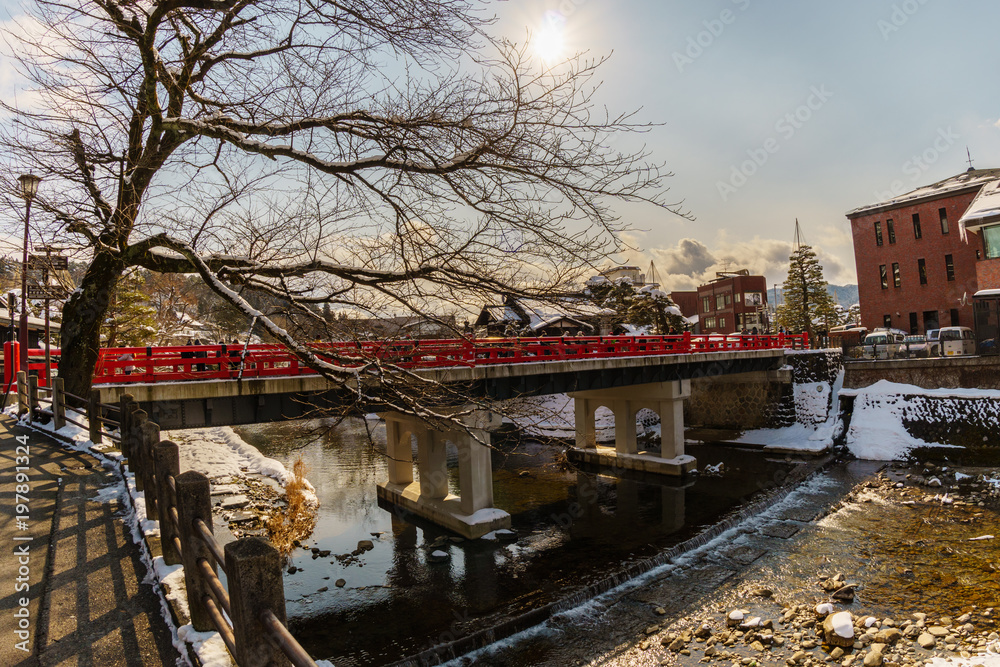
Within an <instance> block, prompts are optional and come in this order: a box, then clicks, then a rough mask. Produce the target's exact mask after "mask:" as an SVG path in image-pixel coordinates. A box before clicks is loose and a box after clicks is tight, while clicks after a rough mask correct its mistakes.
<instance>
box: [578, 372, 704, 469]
mask: <svg viewBox="0 0 1000 667" xmlns="http://www.w3.org/2000/svg"><path fill="white" fill-rule="evenodd" d="M690 396H691V381H690V380H674V381H670V382H654V383H650V384H642V385H631V386H627V387H617V388H614V389H599V390H593V391H579V392H574V393H571V394H570V397H572V398H573V399H574V401H575V405H574V407H575V409H576V415H575V421H576V447H575V448H572V449H570V451H569V452H568V454H569V456H570V458H572V459H574V460H578V461H582V462H586V463H595V464H597V465H603V466H611V467H621V468H627V469H633V470H642V471H644V472H653V473H659V474H667V475H683V474H685V473H687V472H688V471H690V470H693V469H694V468H695V467H696V466H697V462H696V461H695V460H694V458H693V457H691V456H687V455H686V454H685V453H684V401H685V399H687V398H690ZM600 406H607V407H609V408H611V411H612V412H613V413H614V415H615V447H614V449H613V450H611V449H610V448H607V447H598V446H597V443H596V428H595V424H594V411H595V410H596V409H597V408H598V407H600ZM644 408H645V409H649V410H652V411H653V412H656V413H657V414H658V415H659V416H660V427H661V435H662V439H661V443H660V451H659V452H655V453H654V452H649V451H640V450H639V442H638V439H637V437H636V415H637V414H638V412H639V410H642V409H644Z"/></svg>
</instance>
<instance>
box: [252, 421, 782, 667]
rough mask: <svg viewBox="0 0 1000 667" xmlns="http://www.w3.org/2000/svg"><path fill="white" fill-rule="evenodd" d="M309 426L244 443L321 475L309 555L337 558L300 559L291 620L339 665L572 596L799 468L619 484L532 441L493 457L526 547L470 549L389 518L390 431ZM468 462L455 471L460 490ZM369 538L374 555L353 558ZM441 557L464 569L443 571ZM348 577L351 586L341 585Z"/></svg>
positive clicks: (419, 645) (709, 457)
mask: <svg viewBox="0 0 1000 667" xmlns="http://www.w3.org/2000/svg"><path fill="white" fill-rule="evenodd" d="M309 426H310V427H311V428H309V429H303V427H302V426H301V425H294V424H271V425H257V426H253V427H248V428H240V429H238V432H239V433H240V434H241V436H243V438H244V439H245V440H247V441H248V442H250V443H251V444H253V445H254V446H255V447H257V448H258V449H260V450H261V451H262V452H263V453H264V454H265V455H267V456H270V457H273V458H276V459H279V460H281V461H282V462H283V463H285V464H286V465H290V463H291V462H292V461H294V459H295V458H296V457H298V456H301V457H302V458H303V459H304V460H305V462H306V464H307V465H308V466H309V467H310V470H311V472H310V473H309V475H308V477H309V479H310V481H311V482H312V483H313V485H314V486H315V487H316V492H317V495H318V496H319V498H320V502H321V507H320V511H319V516H318V518H317V527H316V531H315V533H314V537H313V538H312V539H311V540H310V544H309V546H310V547H317V548H318V549H322V550H330V551H331V552H332V555H331V556H330V557H327V558H314V556H313V552H312V551H310V550H306V549H303V550H299V551H297V552H296V553H295V554H293V563H294V564H295V565H296V566H297V567H299V568H302V571H301V572H298V573H296V574H294V575H290V576H286V578H285V586H286V596H287V598H288V601H289V602H288V613H289V617H290V619H291V621H292V626H293V630H294V632H295V634H296V636H297V637H298V638H299V639H300V641H302V643H303V644H304V645H305V646H306V648H307V649H308V650H309V651H310V653H312V655H314V656H317V657H324V658H329V659H331V660H332V661H333V662H334V664H336V665H338V667H339V666H342V665H351V664H365V665H378V664H386V663H389V662H393V661H395V660H398V659H400V658H402V657H405V656H407V655H412V654H414V653H418V652H420V651H423V650H426V649H429V648H432V647H434V646H436V645H438V644H441V643H445V642H448V641H452V640H454V639H458V638H460V637H462V636H464V635H466V634H468V633H470V632H473V631H476V630H479V629H484V628H488V627H492V626H493V625H495V624H497V623H498V622H500V621H502V620H504V619H507V618H510V617H512V616H514V615H517V614H520V613H523V612H525V611H527V610H531V609H535V608H538V607H541V606H543V605H546V604H548V603H549V602H552V601H555V600H557V599H560V598H562V597H564V596H565V595H567V594H569V593H571V592H573V591H576V590H580V589H581V588H582V587H585V586H589V585H590V584H593V583H595V582H597V581H600V580H601V579H603V578H604V577H606V576H608V575H609V574H611V573H613V572H615V571H617V570H619V569H621V568H622V567H623V566H624V565H627V564H628V563H631V562H634V561H636V560H638V559H642V558H647V557H650V556H653V555H655V554H656V553H658V552H659V551H661V550H662V549H664V548H667V547H669V546H672V545H673V544H676V543H678V542H680V541H682V540H684V539H687V538H688V537H690V536H692V535H694V534H696V533H698V532H700V531H701V530H702V529H704V528H705V527H707V526H708V525H710V524H712V523H714V522H715V521H717V520H718V518H719V516H720V515H722V514H725V513H726V512H727V511H729V510H731V509H733V508H734V507H736V506H737V505H738V504H739V503H740V502H741V501H743V500H745V499H746V498H747V497H748V496H750V495H752V494H753V493H754V492H756V491H758V490H760V489H761V488H762V486H764V485H762V483H761V482H760V481H759V480H762V479H764V480H768V479H771V478H773V477H774V476H775V471H780V472H781V474H782V475H783V474H784V473H785V472H786V471H787V470H788V468H789V465H788V464H786V463H784V462H783V461H773V460H768V459H766V458H765V457H763V456H761V455H759V454H754V453H749V452H734V451H732V450H724V449H718V448H710V447H703V448H700V451H695V452H692V453H693V454H694V455H695V456H697V457H698V458H699V460H701V461H704V462H712V463H715V462H717V461H719V460H725V461H726V470H727V471H731V472H728V473H727V477H725V478H703V479H698V478H690V479H687V480H684V481H682V480H678V479H663V478H659V477H655V476H642V475H639V474H637V473H623V475H624V476H623V477H621V478H618V477H614V476H612V475H610V474H606V473H602V472H601V471H599V470H576V469H573V468H570V467H567V466H565V465H564V464H563V463H562V459H561V456H560V454H561V450H560V449H559V448H556V447H551V446H543V445H541V444H539V443H526V444H523V445H521V446H519V447H518V448H517V449H516V450H513V451H495V452H494V454H493V459H494V460H493V469H494V500H495V504H496V506H497V507H499V508H500V509H503V510H505V511H507V512H509V513H510V514H511V516H512V522H513V527H514V529H515V530H516V531H517V533H518V536H519V539H518V541H517V542H516V543H512V544H511V543H502V542H497V541H486V540H474V541H464V540H455V539H452V536H451V535H449V534H447V533H446V532H445V531H443V530H442V529H440V528H437V527H435V526H433V525H431V524H428V523H426V522H422V521H420V520H409V518H408V517H406V515H405V514H402V513H400V512H398V511H386V510H384V509H380V508H379V506H378V500H377V497H376V494H375V487H376V483H377V482H379V481H383V480H385V479H386V478H387V475H388V472H387V466H386V458H385V442H384V431H381V430H380V429H379V428H377V427H376V428H371V427H372V425H371V424H367V425H366V424H365V422H363V421H361V420H351V421H348V422H345V423H343V424H340V425H339V426H337V427H336V428H333V429H317V427H318V426H320V424H319V423H317V422H313V423H310V424H309ZM369 431H371V432H372V433H373V434H374V439H373V441H369V438H368V436H369ZM692 449H696V450H697V449H699V448H697V447H693V448H692ZM456 465H457V464H456V462H454V461H451V462H450V463H449V473H450V474H451V480H450V484H451V485H454V484H457V470H456V469H455V466H456ZM361 540H371V541H372V542H373V544H374V548H373V549H372V550H370V551H366V552H364V553H362V554H360V555H358V556H356V557H346V558H345V557H344V556H347V555H349V554H350V553H351V552H352V551H354V550H355V549H356V548H357V546H358V542H359V541H361ZM436 550H440V551H443V552H446V553H447V554H449V556H450V558H449V559H448V560H447V561H446V562H440V563H437V562H431V558H430V554H431V553H432V552H433V551H436ZM338 555H339V556H341V558H336V556H338ZM339 579H343V580H344V582H343V583H344V586H343V587H342V588H340V587H337V586H335V585H333V584H334V583H335V582H337V580H339Z"/></svg>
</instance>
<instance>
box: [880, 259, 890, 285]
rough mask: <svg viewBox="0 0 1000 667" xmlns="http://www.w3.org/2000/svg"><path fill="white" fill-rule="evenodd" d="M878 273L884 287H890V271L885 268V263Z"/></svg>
mask: <svg viewBox="0 0 1000 667" xmlns="http://www.w3.org/2000/svg"><path fill="white" fill-rule="evenodd" d="M878 275H879V278H880V279H881V280H882V289H889V272H888V271H886V270H885V264H882V265H881V266H879V267H878Z"/></svg>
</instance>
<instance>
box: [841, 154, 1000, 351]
mask: <svg viewBox="0 0 1000 667" xmlns="http://www.w3.org/2000/svg"><path fill="white" fill-rule="evenodd" d="M997 178H1000V169H970V170H968V171H966V172H963V173H961V174H959V175H957V176H953V177H951V178H948V179H945V180H943V181H940V182H938V183H934V184H932V185H928V186H925V187H922V188H918V189H916V190H914V191H912V192H909V193H906V194H903V195H899V196H898V197H895V198H894V199H891V200H889V201H886V202H881V203H878V204H872V205H870V206H863V207H861V208H857V209H854V210H853V211H849V212H848V213H847V218H848V219H849V220H850V221H851V234H852V235H853V237H854V259H855V262H856V264H857V270H858V295H859V300H860V303H861V324H862V325H863V326H865V327H867V328H869V329H873V328H876V327H885V326H891V327H894V328H897V329H902V330H904V331H909V332H911V333H923V332H924V331H926V330H927V329H936V328H938V327H942V326H949V325H960V326H972V323H973V314H972V296H973V295H974V294H975V293H976V291H977V289H978V285H979V283H978V280H977V276H976V263H977V260H979V259H980V258H981V257H983V250H984V248H983V242H982V239H981V238H980V236H979V235H977V234H974V233H969V234H966V233H965V232H964V230H963V228H962V227H961V225H960V223H959V221H960V219H961V218H962V217H963V215H965V213H966V212H967V211H968V210H969V207H970V205H971V204H972V202H973V200H975V199H976V197H977V195H978V194H979V192H980V190H982V189H983V186H985V185H986V184H987V183H990V182H992V181H995V180H996V179H997Z"/></svg>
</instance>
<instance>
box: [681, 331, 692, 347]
mask: <svg viewBox="0 0 1000 667" xmlns="http://www.w3.org/2000/svg"><path fill="white" fill-rule="evenodd" d="M681 351H683V352H690V351H691V332H690V331H685V332H684V335H683V336H681Z"/></svg>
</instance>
